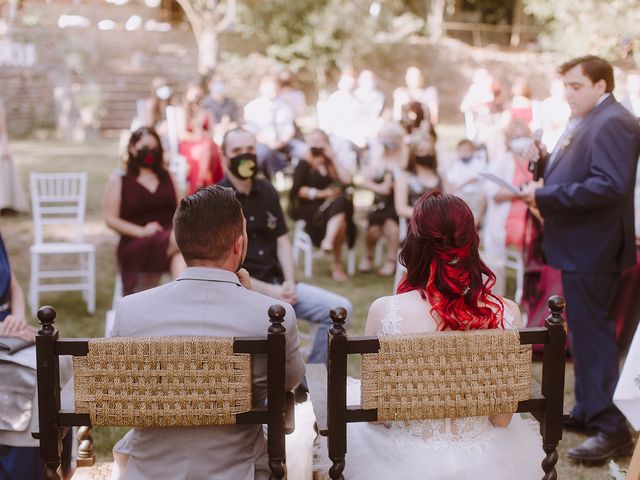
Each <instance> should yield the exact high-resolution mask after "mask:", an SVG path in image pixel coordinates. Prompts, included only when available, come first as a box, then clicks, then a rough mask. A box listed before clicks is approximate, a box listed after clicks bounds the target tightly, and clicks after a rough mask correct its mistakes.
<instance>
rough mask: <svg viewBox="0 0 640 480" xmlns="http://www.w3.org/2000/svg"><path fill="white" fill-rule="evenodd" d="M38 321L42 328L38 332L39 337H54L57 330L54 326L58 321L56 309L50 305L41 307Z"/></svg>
mask: <svg viewBox="0 0 640 480" xmlns="http://www.w3.org/2000/svg"><path fill="white" fill-rule="evenodd" d="M38 320H39V321H40V325H42V328H41V329H40V330H38V334H39V335H53V332H54V330H55V328H54V326H53V324H54V323H55V320H56V309H55V308H53V307H52V306H50V305H45V306H44V307H40V309H39V310H38Z"/></svg>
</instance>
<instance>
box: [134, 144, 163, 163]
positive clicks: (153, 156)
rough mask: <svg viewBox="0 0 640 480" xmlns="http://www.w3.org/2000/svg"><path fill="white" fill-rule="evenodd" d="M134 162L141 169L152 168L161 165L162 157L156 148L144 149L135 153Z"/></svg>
mask: <svg viewBox="0 0 640 480" xmlns="http://www.w3.org/2000/svg"><path fill="white" fill-rule="evenodd" d="M136 161H137V163H138V165H140V166H141V167H147V168H153V167H154V166H156V165H160V164H161V163H162V155H161V154H160V150H159V149H157V148H148V147H144V148H141V149H140V150H138V152H137V153H136Z"/></svg>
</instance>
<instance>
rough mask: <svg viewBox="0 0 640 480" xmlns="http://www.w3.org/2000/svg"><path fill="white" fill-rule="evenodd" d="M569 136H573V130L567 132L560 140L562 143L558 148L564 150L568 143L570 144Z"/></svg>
mask: <svg viewBox="0 0 640 480" xmlns="http://www.w3.org/2000/svg"><path fill="white" fill-rule="evenodd" d="M571 137H573V132H569V133H568V134H567V135H566V136H565V137H564V140H563V141H562V145H560V150H565V149H566V148H567V147H568V146H569V145H571Z"/></svg>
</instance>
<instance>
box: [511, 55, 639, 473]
mask: <svg viewBox="0 0 640 480" xmlns="http://www.w3.org/2000/svg"><path fill="white" fill-rule="evenodd" d="M559 72H560V74H561V75H562V76H563V80H564V84H565V90H566V92H565V96H566V98H567V101H568V103H569V105H570V106H571V112H572V118H571V121H570V123H569V126H568V127H567V129H566V131H565V132H564V134H563V136H562V137H561V138H560V140H559V142H558V144H557V146H556V148H555V150H554V151H553V152H552V153H551V155H550V156H549V157H548V158H547V159H546V160H547V162H546V163H547V165H546V168H545V171H544V178H543V180H540V181H538V182H534V183H531V184H529V185H528V186H527V187H526V188H525V189H524V191H523V194H522V198H523V199H524V200H525V201H527V202H528V203H529V205H530V206H531V208H532V209H534V211H535V209H537V210H538V211H539V213H540V215H541V216H542V219H543V220H544V232H543V233H544V240H543V249H544V254H545V257H546V260H547V262H548V263H549V264H550V265H551V266H553V267H555V268H558V269H560V270H561V271H562V285H563V288H564V293H565V296H566V300H567V318H568V321H569V338H570V341H571V352H572V356H573V363H574V367H575V397H576V406H575V408H574V409H573V411H572V413H571V417H570V418H569V419H568V420H567V421H566V422H565V427H566V428H567V429H571V430H581V431H583V432H588V433H590V434H591V435H592V436H590V437H589V438H588V439H587V440H586V441H584V442H583V443H582V444H581V445H579V446H578V447H576V448H572V449H570V450H569V451H568V456H569V457H570V458H572V459H574V460H579V461H591V462H599V461H604V460H606V459H607V458H609V457H615V456H619V455H627V454H629V453H630V451H631V449H632V447H633V444H632V441H631V436H630V434H629V430H628V427H627V424H626V420H625V418H624V417H623V415H622V414H621V413H620V412H619V411H618V409H617V408H616V407H615V406H614V405H613V402H612V397H613V391H614V389H615V386H616V382H617V380H618V350H617V348H616V342H615V321H614V319H613V318H612V315H611V306H612V303H613V299H614V295H615V292H616V286H617V283H618V279H619V276H620V272H621V270H623V269H625V268H627V267H630V266H632V265H634V264H635V262H636V250H635V237H634V215H633V190H634V180H635V176H636V164H637V160H638V155H639V154H640V129H639V127H638V122H637V120H636V119H634V118H633V116H632V115H631V114H630V113H629V112H627V111H626V110H625V109H624V108H623V107H622V105H620V104H619V103H618V102H617V101H616V99H615V98H614V97H613V94H612V92H613V87H614V79H613V69H612V67H611V65H610V64H609V63H608V62H607V61H606V60H603V59H601V58H598V57H595V56H586V57H581V58H576V59H574V60H571V61H569V62H567V63H565V64H563V65H562V66H560V68H559ZM531 155H532V156H533V157H535V156H536V154H535V153H534V152H533V151H532V152H531Z"/></svg>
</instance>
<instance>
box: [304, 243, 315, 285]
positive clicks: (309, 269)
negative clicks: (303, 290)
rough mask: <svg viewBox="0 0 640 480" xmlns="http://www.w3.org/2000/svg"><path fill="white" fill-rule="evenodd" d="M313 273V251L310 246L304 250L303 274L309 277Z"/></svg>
mask: <svg viewBox="0 0 640 480" xmlns="http://www.w3.org/2000/svg"><path fill="white" fill-rule="evenodd" d="M312 275H313V251H312V250H311V249H310V248H305V250H304V276H305V278H311V277H312Z"/></svg>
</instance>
